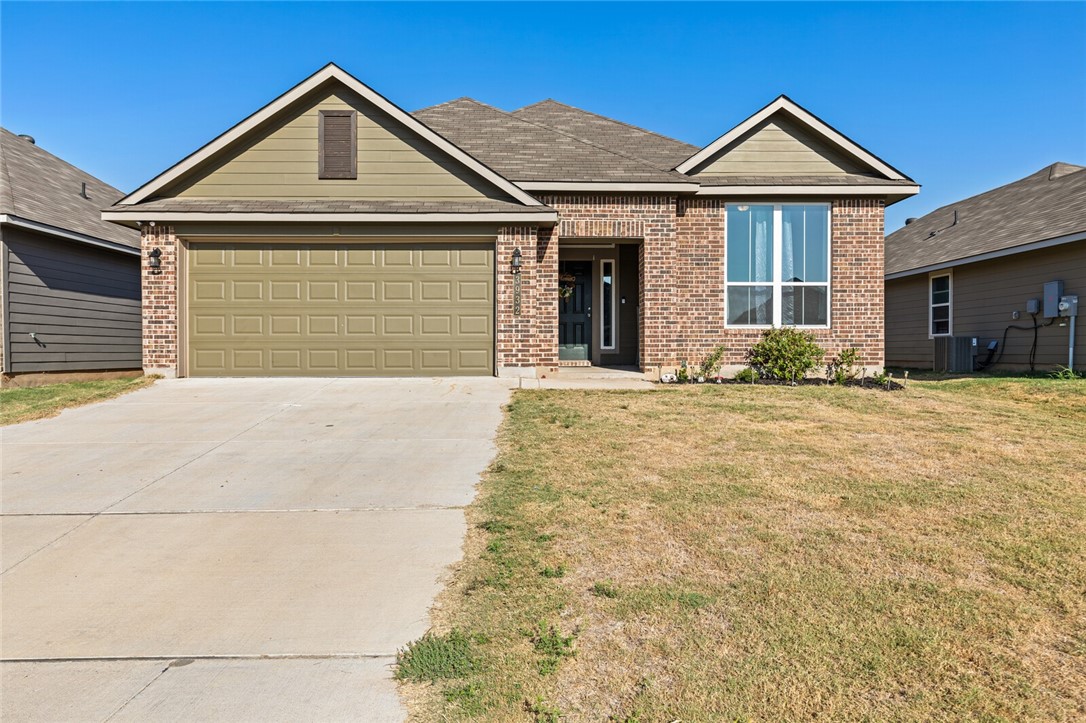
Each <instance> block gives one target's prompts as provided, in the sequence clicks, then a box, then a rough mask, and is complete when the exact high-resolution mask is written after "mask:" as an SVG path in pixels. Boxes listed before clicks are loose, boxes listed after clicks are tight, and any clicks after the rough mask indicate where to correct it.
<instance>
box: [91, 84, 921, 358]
mask: <svg viewBox="0 0 1086 723" xmlns="http://www.w3.org/2000/svg"><path fill="white" fill-rule="evenodd" d="M917 190H918V187H917V185H916V183H914V182H913V181H911V180H910V179H909V178H907V177H905V176H904V175H903V174H902V173H901V172H900V171H897V170H895V169H894V168H893V167H891V166H889V165H888V164H886V163H885V162H884V161H882V160H880V159H879V158H877V157H876V156H874V155H873V154H871V153H870V152H869V151H867V150H865V149H863V148H861V147H860V146H859V145H857V144H856V143H854V142H853V141H851V140H849V139H848V138H846V137H845V136H844V135H842V134H841V133H840V132H838V131H836V130H834V129H833V128H831V127H830V126H828V125H827V124H826V123H824V122H823V121H821V120H819V119H818V118H816V117H815V116H813V115H811V114H810V113H809V112H808V111H806V110H804V109H803V108H801V107H799V106H798V105H797V104H796V103H794V102H792V101H791V100H789V99H788V98H785V97H783V96H781V97H780V98H778V99H776V100H775V101H773V102H772V103H770V104H769V105H768V106H766V107H765V108H763V109H762V110H760V111H758V112H757V113H755V114H754V115H753V116H751V117H750V118H748V119H747V120H745V121H743V122H742V123H741V124H739V125H738V126H736V127H735V128H733V129H732V130H730V131H728V132H727V133H725V134H724V135H723V136H721V137H720V138H719V139H717V140H716V141H714V142H713V143H711V144H709V145H708V146H706V147H705V148H697V147H695V146H690V145H688V144H686V143H682V142H680V141H676V140H673V139H670V138H665V137H663V136H660V135H657V134H655V133H651V132H649V131H646V130H642V129H640V128H635V127H633V126H630V125H626V124H624V123H620V122H618V121H614V120H611V119H608V118H604V117H601V116H598V115H594V114H592V113H588V112H585V111H582V110H578V109H576V108H572V107H569V106H566V105H562V104H560V103H556V102H553V101H544V102H542V103H537V104H535V105H531V106H528V107H526V108H522V109H520V110H518V111H516V112H513V113H507V112H504V111H501V110H498V109H496V108H493V107H490V106H487V105H484V104H482V103H479V102H476V101H473V100H470V99H460V100H455V101H451V102H448V103H444V104H442V105H438V106H434V107H432V108H427V109H425V110H421V111H418V112H417V113H414V114H411V113H407V112H405V111H403V110H401V109H400V108H398V107H397V106H395V105H394V104H392V103H391V102H390V101H388V100H387V99H385V98H384V97H382V96H381V95H379V94H378V93H377V92H375V91H374V90H372V89H370V88H369V87H367V86H366V85H364V84H363V83H361V82H360V81H358V80H357V79H355V78H354V77H352V76H351V75H349V74H348V73H346V72H344V71H343V70H341V69H340V68H338V67H336V66H335V65H328V66H326V67H325V68H323V69H322V70H320V71H318V72H317V73H316V74H314V75H313V76H311V77H310V78H308V79H306V80H305V81H303V82H302V83H300V84H299V85H297V86H295V87H294V88H292V89H291V90H289V91H287V92H286V93H285V94H284V95H282V96H280V97H279V98H277V99H276V100H274V101H272V102H271V103H270V104H268V105H267V106H265V107H264V108H262V109H261V110H259V111H257V112H256V113H255V114H253V115H252V116H250V117H248V118H246V119H245V120H243V121H241V122H240V123H238V124H237V125H235V126H234V127H233V128H231V129H230V130H228V131H227V132H225V133H224V134H223V135H221V136H219V137H218V138H216V139H214V140H213V141H211V142H210V143H208V144H207V145H205V146H204V147H202V148H200V149H199V150H197V151H195V152H194V153H193V154H191V155H190V156H188V157H187V158H185V159H184V160H182V161H181V162H179V163H178V164H177V165H175V166H173V167H172V168H170V169H168V170H167V171H165V172H163V173H162V174H161V175H159V176H158V177H156V178H154V179H153V180H151V181H149V182H148V183H147V184H145V185H144V186H142V187H140V188H138V189H136V190H135V191H134V192H133V193H131V194H130V195H128V196H126V197H125V198H123V199H121V201H120V202H118V203H117V204H116V205H114V206H113V207H112V208H109V209H107V210H105V211H104V213H103V217H104V218H105V219H108V220H110V221H114V222H117V223H121V224H125V225H128V226H131V227H132V228H141V229H142V233H143V249H144V265H143V268H144V274H143V294H144V306H145V309H146V312H145V318H144V323H145V327H144V333H145V337H144V340H145V347H144V367H145V369H146V370H147V371H154V372H158V373H162V374H165V375H174V374H177V375H193V376H196V375H204V376H216V375H222V376H230V375H449V374H499V375H510V376H534V375H536V374H538V373H540V372H541V371H542V372H545V371H546V370H548V369H553V368H555V367H557V366H558V365H562V364H572V365H583V364H590V363H591V364H601V365H624V366H635V367H638V368H640V369H642V370H644V371H645V372H647V373H649V374H653V375H654V374H659V373H660V372H661V371H663V370H666V369H669V368H674V367H675V366H676V365H677V364H679V363H680V362H681V361H682V360H689V361H691V362H695V363H696V362H697V361H699V360H700V358H701V357H702V356H703V355H705V354H706V353H707V352H709V351H710V350H711V349H712V348H714V347H715V346H717V345H720V344H723V345H725V346H726V348H727V353H726V356H725V359H724V362H725V364H728V365H733V364H741V363H742V362H743V355H744V353H745V352H746V350H747V349H748V348H749V346H750V344H751V343H753V342H754V341H755V340H756V339H757V338H758V337H759V335H760V333H761V330H762V329H764V328H767V327H769V326H771V325H779V324H797V325H800V326H803V327H805V328H809V329H811V330H812V331H813V332H814V333H815V335H816V336H817V337H818V338H819V339H820V341H821V342H822V343H823V344H825V345H826V346H827V347H829V348H830V349H831V350H836V349H840V348H842V347H846V346H854V347H857V348H858V349H859V350H860V352H861V354H862V358H863V363H864V364H866V365H867V366H869V367H872V368H875V367H881V366H882V362H883V360H882V355H883V335H882V320H883V306H882V289H883V284H882V268H883V213H884V207H885V206H886V204H888V203H893V202H895V201H898V200H900V199H902V198H905V197H907V196H910V195H912V194H915V193H916V192H917ZM152 255H154V256H153V257H152ZM152 260H153V261H154V263H156V264H157V265H158V267H157V268H152V267H151V265H150V264H151V262H152Z"/></svg>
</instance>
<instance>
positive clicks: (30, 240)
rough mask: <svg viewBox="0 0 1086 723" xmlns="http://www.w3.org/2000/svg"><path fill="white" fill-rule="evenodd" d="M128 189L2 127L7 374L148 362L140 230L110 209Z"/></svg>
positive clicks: (1, 257) (1, 270) (1, 289)
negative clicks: (112, 216) (107, 217)
mask: <svg viewBox="0 0 1086 723" xmlns="http://www.w3.org/2000/svg"><path fill="white" fill-rule="evenodd" d="M122 195H123V194H122V193H121V192H120V191H118V190H117V189H115V188H113V187H112V186H110V185H108V184H106V183H103V182H102V181H99V180H98V179H97V178H95V177H94V176H92V175H90V174H88V173H86V172H84V171H81V170H80V169H78V168H76V167H75V166H73V165H71V164H69V163H65V162H64V161H62V160H61V159H59V158H57V157H56V156H54V155H53V154H51V153H49V152H47V151H44V150H42V149H41V148H39V147H38V146H37V145H36V144H35V142H34V140H33V139H32V138H30V137H29V136H17V135H15V134H13V133H11V132H9V131H7V130H6V129H0V316H2V319H3V333H2V334H0V355H2V360H3V361H2V367H0V369H2V371H3V373H4V375H5V376H11V375H18V374H27V373H31V372H50V373H58V372H87V371H96V372H97V371H109V370H125V369H139V368H140V367H141V366H142V360H141V333H140V260H139V257H140V251H139V246H140V236H139V233H138V232H135V231H132V230H131V229H127V228H123V227H120V226H117V225H116V224H112V223H107V222H105V221H103V220H102V217H101V209H102V208H103V207H104V206H106V205H109V204H111V203H113V202H115V201H116V200H117V199H119V198H120V197H121V196H122ZM54 376H55V374H54Z"/></svg>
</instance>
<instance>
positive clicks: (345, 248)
mask: <svg viewBox="0 0 1086 723" xmlns="http://www.w3.org/2000/svg"><path fill="white" fill-rule="evenodd" d="M188 259H189V260H188V282H187V287H188V292H187V298H188V315H187V319H188V321H187V337H188V360H189V368H188V373H189V374H190V375H192V376H248V375H252V376H275V375H281V376H303V375H304V376H321V375H325V376H410V375H415V376H441V375H463V374H492V373H493V372H494V245H493V244H478V243H465V242H462V241H449V242H446V243H433V242H387V243H373V244H350V245H347V244H336V245H332V244H329V243H294V244H290V243H253V242H249V243H244V244H193V245H192V247H191V248H190V249H189V252H188Z"/></svg>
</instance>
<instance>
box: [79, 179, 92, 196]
mask: <svg viewBox="0 0 1086 723" xmlns="http://www.w3.org/2000/svg"><path fill="white" fill-rule="evenodd" d="M79 195H80V196H82V197H83V198H90V196H88V195H87V182H86V181H83V188H81V189H80V190H79Z"/></svg>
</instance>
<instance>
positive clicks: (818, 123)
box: [675, 95, 906, 181]
mask: <svg viewBox="0 0 1086 723" xmlns="http://www.w3.org/2000/svg"><path fill="white" fill-rule="evenodd" d="M779 111H784V112H786V113H788V114H790V115H791V116H793V117H794V118H795V119H796V120H798V121H799V122H800V123H802V124H803V125H805V126H806V127H807V128H809V129H810V130H812V131H814V132H815V133H817V134H818V135H820V136H822V137H823V138H824V139H826V140H827V141H828V142H829V143H831V144H832V145H834V146H836V147H837V148H839V149H841V150H842V151H844V152H845V153H848V154H849V155H852V156H855V157H856V158H859V159H860V160H861V161H863V162H864V163H866V164H867V165H869V166H871V167H872V168H874V169H875V170H876V171H878V172H879V173H881V174H883V175H884V176H886V177H887V178H889V179H891V180H894V181H899V180H905V179H906V176H905V175H904V174H903V173H901V171H899V170H897V169H896V168H894V167H893V166H891V165H890V164H888V163H886V162H885V161H883V160H882V159H881V158H879V157H878V156H876V155H875V154H873V153H871V152H870V151H868V150H866V149H865V148H863V147H861V146H860V145H859V144H858V143H856V142H855V141H853V140H851V139H849V138H848V137H847V136H845V135H844V134H843V133H841V132H840V131H838V130H836V129H835V128H833V127H832V126H830V125H829V124H828V123H826V122H825V121H823V120H822V119H820V118H819V117H818V116H816V115H814V114H813V113H811V112H810V111H808V110H806V109H805V108H803V107H801V106H800V105H799V104H798V103H796V102H795V101H793V100H792V99H791V98H789V97H788V96H785V95H781V96H777V98H776V100H774V101H773V102H772V103H770V104H769V105H767V106H766V107H765V108H762V109H761V110H760V111H758V112H757V113H755V114H754V115H752V116H750V117H749V118H747V119H746V120H745V121H743V122H742V123H740V124H739V125H737V126H736V127H735V128H732V129H731V130H730V131H728V132H727V133H725V134H724V135H722V136H720V138H717V139H716V140H715V141H713V142H712V143H710V144H709V145H707V146H705V147H704V148H702V149H701V150H700V151H698V152H697V153H695V154H694V155H692V156H690V158H687V159H686V160H685V161H683V162H682V163H680V164H679V165H678V166H676V167H675V170H676V171H678V172H679V173H689V172H690V171H692V170H694V169H695V168H697V167H698V166H700V165H701V164H702V163H704V162H705V161H707V160H709V159H710V158H712V157H713V156H714V155H715V154H716V153H718V152H719V151H720V150H722V149H724V148H727V147H728V146H729V145H731V144H732V143H733V142H735V141H736V140H738V139H739V138H741V137H742V136H743V135H744V134H745V133H747V132H748V131H750V130H751V129H753V128H754V127H755V126H757V125H758V124H759V123H761V122H762V121H764V120H766V119H768V118H769V117H770V116H772V115H773V114H774V113H777V112H779Z"/></svg>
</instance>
